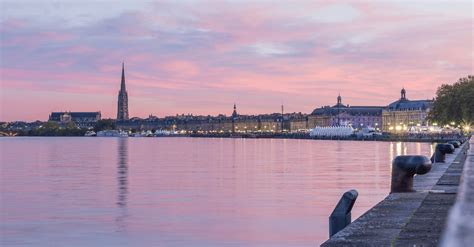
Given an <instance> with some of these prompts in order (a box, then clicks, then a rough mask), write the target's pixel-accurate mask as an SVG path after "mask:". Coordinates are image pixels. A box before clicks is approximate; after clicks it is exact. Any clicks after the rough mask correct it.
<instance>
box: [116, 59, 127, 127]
mask: <svg viewBox="0 0 474 247" xmlns="http://www.w3.org/2000/svg"><path fill="white" fill-rule="evenodd" d="M124 67H125V66H124V64H123V63H122V82H121V83H120V91H119V94H118V102H117V103H118V104H117V120H118V121H122V120H128V94H127V90H126V88H125V68H124Z"/></svg>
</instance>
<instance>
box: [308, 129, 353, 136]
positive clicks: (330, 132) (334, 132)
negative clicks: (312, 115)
mask: <svg viewBox="0 0 474 247" xmlns="http://www.w3.org/2000/svg"><path fill="white" fill-rule="evenodd" d="M354 131H355V130H354V129H353V128H352V127H351V126H331V127H315V128H314V129H312V130H311V131H310V132H309V135H310V136H313V137H348V136H350V135H352V134H354Z"/></svg>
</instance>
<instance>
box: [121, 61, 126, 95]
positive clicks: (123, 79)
mask: <svg viewBox="0 0 474 247" xmlns="http://www.w3.org/2000/svg"><path fill="white" fill-rule="evenodd" d="M120 90H121V91H125V90H126V89H125V64H124V62H122V82H121V83H120Z"/></svg>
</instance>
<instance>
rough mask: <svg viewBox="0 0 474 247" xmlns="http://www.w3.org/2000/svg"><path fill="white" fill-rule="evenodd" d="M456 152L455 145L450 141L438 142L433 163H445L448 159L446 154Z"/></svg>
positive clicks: (432, 158) (432, 159)
mask: <svg viewBox="0 0 474 247" xmlns="http://www.w3.org/2000/svg"><path fill="white" fill-rule="evenodd" d="M453 152H454V146H453V145H452V144H448V143H438V144H436V148H435V152H434V154H433V156H431V159H430V160H431V162H432V163H444V162H445V160H446V154H452V153H453Z"/></svg>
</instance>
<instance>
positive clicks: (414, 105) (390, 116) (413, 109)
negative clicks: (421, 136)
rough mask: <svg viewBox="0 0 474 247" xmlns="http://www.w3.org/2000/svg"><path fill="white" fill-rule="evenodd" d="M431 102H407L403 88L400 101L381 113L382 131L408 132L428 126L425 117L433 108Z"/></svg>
mask: <svg viewBox="0 0 474 247" xmlns="http://www.w3.org/2000/svg"><path fill="white" fill-rule="evenodd" d="M433 102H434V101H433V100H409V99H408V98H407V97H406V90H405V88H403V89H402V90H401V92H400V99H399V100H397V101H395V102H393V103H391V104H389V105H388V106H387V107H386V108H385V109H384V110H383V112H382V123H383V127H382V129H383V131H385V132H392V133H396V132H408V131H410V129H411V128H413V127H422V126H428V125H429V122H428V121H427V119H426V116H427V115H428V113H429V112H430V110H431V108H432V107H433Z"/></svg>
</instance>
